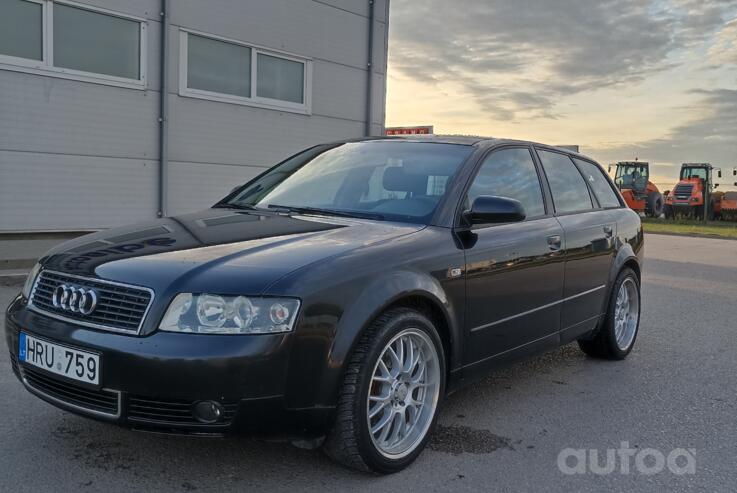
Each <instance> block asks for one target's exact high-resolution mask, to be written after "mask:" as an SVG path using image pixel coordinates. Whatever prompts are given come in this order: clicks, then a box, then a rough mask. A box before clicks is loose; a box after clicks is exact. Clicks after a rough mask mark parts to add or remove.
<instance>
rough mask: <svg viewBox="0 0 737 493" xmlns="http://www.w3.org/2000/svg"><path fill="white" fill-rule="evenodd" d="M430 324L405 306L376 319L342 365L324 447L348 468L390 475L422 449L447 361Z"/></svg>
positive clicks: (432, 422)
mask: <svg viewBox="0 0 737 493" xmlns="http://www.w3.org/2000/svg"><path fill="white" fill-rule="evenodd" d="M442 347H443V346H442V343H441V342H440V337H439V336H438V332H437V330H436V329H435V326H434V325H433V323H432V322H431V321H430V320H429V319H428V318H427V317H425V316H424V315H422V314H421V313H419V312H416V311H414V310H412V309H409V308H396V309H392V310H390V311H388V312H386V313H385V314H384V315H382V316H381V317H379V318H378V319H377V320H376V321H375V322H374V323H373V324H372V325H371V327H370V328H369V329H368V330H367V331H366V332H365V333H364V335H363V336H362V337H361V340H360V342H359V343H358V345H357V347H356V349H355V350H354V352H353V355H352V356H351V359H350V362H349V363H348V367H347V369H346V373H345V377H344V381H343V386H342V389H341V395H340V398H339V402H338V409H337V418H336V422H335V424H334V426H333V429H332V430H331V432H330V434H329V435H328V437H327V440H326V441H325V447H324V450H325V452H326V453H327V454H328V455H329V456H330V457H331V458H332V459H334V460H336V461H337V462H340V463H341V464H343V465H346V466H348V467H351V468H354V469H360V470H364V471H373V472H379V473H393V472H396V471H399V470H401V469H404V468H405V467H407V466H408V465H409V464H411V463H412V462H413V461H414V460H415V459H416V458H417V456H419V455H420V453H421V452H422V450H423V449H424V447H425V445H426V443H427V440H428V438H429V436H430V432H431V431H432V428H433V426H434V425H435V420H436V417H437V410H438V406H439V404H440V401H441V399H442V396H443V393H444V392H445V359H444V357H443V349H442Z"/></svg>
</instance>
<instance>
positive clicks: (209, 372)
mask: <svg viewBox="0 0 737 493" xmlns="http://www.w3.org/2000/svg"><path fill="white" fill-rule="evenodd" d="M5 327H6V342H7V345H8V348H9V350H10V357H11V364H12V365H13V370H14V372H15V374H16V375H17V376H18V378H19V379H20V380H21V381H22V382H23V384H24V385H25V387H26V388H27V389H28V390H29V391H30V392H31V393H33V394H35V395H37V396H38V397H40V398H42V399H44V400H46V401H47V402H50V403H52V404H54V405H55V406H57V407H60V408H62V409H65V410H68V411H71V412H74V413H77V414H80V415H84V416H87V417H90V418H94V419H98V420H103V421H107V422H111V423H115V424H118V425H121V426H125V427H129V428H136V429H150V430H157V431H166V432H185V433H230V432H246V433H254V434H265V435H286V436H318V435H321V434H323V433H324V432H325V430H326V427H327V424H328V423H329V420H330V418H331V414H332V409H327V408H308V409H288V408H287V407H286V406H285V388H284V386H285V382H286V381H287V378H286V372H287V367H288V356H289V346H290V337H289V334H272V335H258V336H228V335H222V336H218V335H201V334H176V333H169V332H160V331H159V332H154V333H152V334H150V335H148V336H143V337H135V336H128V335H121V334H115V333H110V332H103V331H96V330H90V329H86V328H84V327H80V326H76V325H74V324H71V323H69V322H63V321H59V320H55V319H52V318H49V317H45V316H43V315H40V314H38V313H35V312H33V311H30V310H28V309H26V307H25V302H24V300H23V299H21V298H20V297H19V298H17V299H16V300H15V301H14V302H13V303H11V305H10V307H9V308H8V311H7V314H6V319H5ZM21 330H23V331H24V332H26V333H28V334H31V335H34V336H37V337H40V338H44V339H47V340H49V341H51V342H56V343H59V344H63V345H68V346H72V347H77V348H79V349H83V350H84V349H86V350H92V351H95V352H98V353H100V355H101V358H102V359H101V378H102V381H101V388H99V389H90V388H86V387H85V386H84V385H79V384H77V383H75V382H74V381H70V380H67V379H65V378H63V377H59V376H56V375H53V374H50V373H47V372H45V371H43V370H41V369H38V368H35V367H31V366H26V365H25V364H24V363H21V362H19V361H18V359H17V353H18V339H19V332H20V331H21ZM202 400H210V401H215V402H217V403H218V404H219V405H220V406H221V409H222V411H223V412H222V415H221V418H220V420H219V421H218V422H216V423H211V424H204V423H201V422H199V421H198V420H197V419H196V417H195V415H194V414H193V413H192V408H193V405H194V404H195V403H196V402H199V401H202Z"/></svg>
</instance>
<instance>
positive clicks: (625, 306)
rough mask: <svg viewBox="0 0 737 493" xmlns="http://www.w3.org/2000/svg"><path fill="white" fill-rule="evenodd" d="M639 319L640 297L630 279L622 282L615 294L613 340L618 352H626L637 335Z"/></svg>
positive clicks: (635, 285)
mask: <svg viewBox="0 0 737 493" xmlns="http://www.w3.org/2000/svg"><path fill="white" fill-rule="evenodd" d="M639 318H640V297H639V296H638V290H637V284H636V283H635V281H634V280H633V279H632V278H629V277H628V278H627V279H625V280H624V282H623V283H622V285H621V286H620V287H619V292H618V293H617V301H616V305H615V307H614V338H615V340H616V342H617V346H618V347H619V349H620V350H622V351H626V350H627V349H628V348H629V347H630V345H631V344H632V341H634V340H635V334H636V333H637V323H638V321H639Z"/></svg>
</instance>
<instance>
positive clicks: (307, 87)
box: [0, 0, 389, 233]
mask: <svg viewBox="0 0 737 493" xmlns="http://www.w3.org/2000/svg"><path fill="white" fill-rule="evenodd" d="M388 13H389V0H207V1H203V0H170V1H162V0H81V1H67V0H0V233H3V232H34V231H84V230H95V229H102V228H108V227H111V226H116V225H120V224H125V223H130V222H136V221H140V220H145V219H150V218H154V217H156V216H157V215H174V214H179V213H183V212H188V211H193V210H198V209H202V208H205V207H208V206H210V205H212V204H213V203H214V202H215V201H216V200H218V199H219V198H221V197H222V196H224V195H225V194H227V193H228V192H229V191H230V190H231V189H232V188H233V187H234V186H236V185H238V184H241V183H244V182H245V181H247V180H248V179H250V178H252V177H253V176H255V175H256V174H258V173H260V172H261V171H263V170H264V169H265V167H268V166H270V165H273V164H275V163H276V162H278V161H280V160H282V159H284V158H286V157H288V156H289V155H290V154H292V153H294V152H296V151H298V150H300V149H302V148H305V147H307V146H310V145H313V144H317V143H321V142H325V141H331V140H336V139H343V138H350V137H360V136H363V135H367V134H373V135H380V134H381V133H382V131H383V125H384V107H385V91H386V76H385V74H386V54H387V31H388ZM162 33H168V35H167V36H162ZM162 92H164V93H165V94H166V98H163V99H162V98H161V94H162Z"/></svg>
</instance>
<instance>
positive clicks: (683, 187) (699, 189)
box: [665, 163, 737, 220]
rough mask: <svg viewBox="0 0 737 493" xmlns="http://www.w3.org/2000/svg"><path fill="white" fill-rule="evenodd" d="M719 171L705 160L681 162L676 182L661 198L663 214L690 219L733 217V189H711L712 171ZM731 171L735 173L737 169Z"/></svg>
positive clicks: (736, 196)
mask: <svg viewBox="0 0 737 493" xmlns="http://www.w3.org/2000/svg"><path fill="white" fill-rule="evenodd" d="M715 169H716V170H717V176H718V177H719V178H721V177H722V170H721V169H719V168H714V166H712V165H711V164H709V163H683V164H682V165H681V175H680V181H679V182H678V183H677V184H676V186H675V187H674V188H673V191H672V192H671V193H670V194H668V196H667V197H666V199H665V217H667V218H674V217H676V216H678V215H680V216H689V217H693V218H694V219H702V218H703V219H704V220H707V219H720V218H722V217H723V218H725V219H732V218H734V217H736V216H737V192H726V193H724V192H715V189H716V188H717V187H718V186H719V184H717V183H714V181H713V177H712V174H713V171H714V170H715ZM732 173H733V174H734V175H736V176H737V169H736V170H733V171H732Z"/></svg>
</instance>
